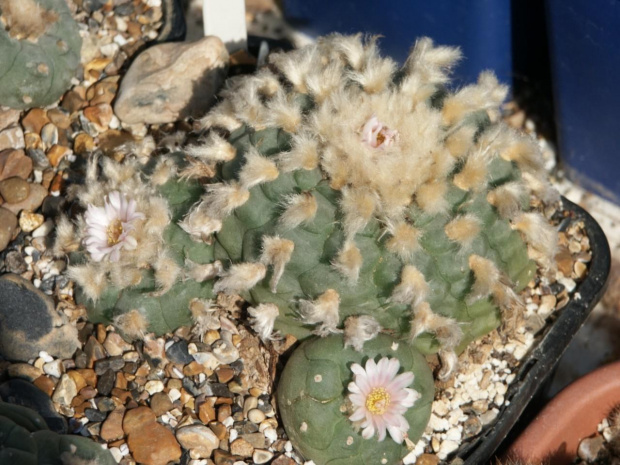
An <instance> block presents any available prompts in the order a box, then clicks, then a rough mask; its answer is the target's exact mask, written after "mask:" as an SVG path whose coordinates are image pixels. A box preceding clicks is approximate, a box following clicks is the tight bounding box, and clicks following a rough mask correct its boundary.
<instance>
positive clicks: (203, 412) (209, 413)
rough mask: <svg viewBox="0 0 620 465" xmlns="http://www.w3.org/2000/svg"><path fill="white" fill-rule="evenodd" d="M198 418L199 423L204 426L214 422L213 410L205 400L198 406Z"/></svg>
mask: <svg viewBox="0 0 620 465" xmlns="http://www.w3.org/2000/svg"><path fill="white" fill-rule="evenodd" d="M198 418H200V421H202V422H203V423H204V424H205V425H206V424H208V423H210V422H212V421H214V420H215V418H216V416H215V409H214V408H213V405H212V404H211V402H210V401H209V400H206V401H205V402H203V403H202V404H200V405H199V406H198Z"/></svg>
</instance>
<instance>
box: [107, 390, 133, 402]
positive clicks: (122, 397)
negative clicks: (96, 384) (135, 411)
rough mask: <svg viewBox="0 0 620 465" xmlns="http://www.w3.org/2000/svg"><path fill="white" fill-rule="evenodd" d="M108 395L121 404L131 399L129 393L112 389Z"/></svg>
mask: <svg viewBox="0 0 620 465" xmlns="http://www.w3.org/2000/svg"><path fill="white" fill-rule="evenodd" d="M110 395H111V396H112V397H116V398H117V399H118V400H119V401H120V402H121V403H122V404H126V403H127V401H128V400H131V399H132V398H133V397H132V395H131V392H129V391H126V390H124V389H119V388H114V389H112V392H110Z"/></svg>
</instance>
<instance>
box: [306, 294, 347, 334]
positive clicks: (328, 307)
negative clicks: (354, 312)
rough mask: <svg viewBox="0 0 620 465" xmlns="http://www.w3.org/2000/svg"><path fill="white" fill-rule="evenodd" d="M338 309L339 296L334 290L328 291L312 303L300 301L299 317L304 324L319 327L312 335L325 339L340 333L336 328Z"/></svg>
mask: <svg viewBox="0 0 620 465" xmlns="http://www.w3.org/2000/svg"><path fill="white" fill-rule="evenodd" d="M339 307H340V296H339V295H338V293H337V292H336V291H335V290H333V289H328V290H327V291H325V292H324V293H323V294H321V295H320V296H319V297H318V298H317V299H316V300H314V301H309V300H300V301H299V315H300V316H301V319H302V321H303V322H304V323H306V324H309V325H319V326H318V327H317V329H316V330H315V331H314V333H315V334H317V335H319V336H321V337H325V336H328V335H329V334H330V333H339V332H340V331H341V330H339V329H338V328H337V326H338V320H339V316H338V309H339Z"/></svg>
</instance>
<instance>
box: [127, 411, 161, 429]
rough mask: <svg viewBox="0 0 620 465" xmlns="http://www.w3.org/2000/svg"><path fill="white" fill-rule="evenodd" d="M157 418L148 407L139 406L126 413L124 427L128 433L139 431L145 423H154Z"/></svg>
mask: <svg viewBox="0 0 620 465" xmlns="http://www.w3.org/2000/svg"><path fill="white" fill-rule="evenodd" d="M156 420H157V417H156V415H155V413H153V411H152V410H151V409H150V408H148V407H138V408H135V409H133V410H129V411H128V412H127V413H126V414H125V419H124V420H123V429H124V430H125V432H126V433H127V434H131V433H137V432H139V431H140V430H141V429H142V428H143V427H144V426H145V425H147V424H149V423H153V422H155V421H156Z"/></svg>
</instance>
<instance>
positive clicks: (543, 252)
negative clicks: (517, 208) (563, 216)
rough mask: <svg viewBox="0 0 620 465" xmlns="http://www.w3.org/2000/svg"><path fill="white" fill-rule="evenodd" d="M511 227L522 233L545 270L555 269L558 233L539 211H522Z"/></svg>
mask: <svg viewBox="0 0 620 465" xmlns="http://www.w3.org/2000/svg"><path fill="white" fill-rule="evenodd" d="M512 227H513V228H514V229H516V230H517V231H519V232H520V233H521V234H523V236H524V238H525V242H526V243H527V244H528V245H529V246H530V247H532V248H533V249H534V250H535V251H536V252H538V254H537V255H536V256H535V257H534V258H535V259H536V260H537V261H538V263H539V265H541V266H542V267H543V268H544V269H546V270H553V269H555V255H556V252H557V242H558V233H557V231H556V230H555V228H554V227H553V226H551V224H549V222H548V221H547V220H546V219H545V217H544V216H542V215H540V214H539V213H522V214H521V215H519V216H517V217H516V218H515V219H514V221H513V223H512Z"/></svg>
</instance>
